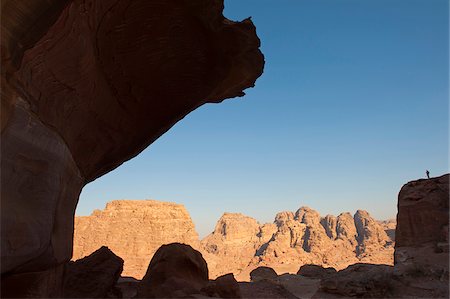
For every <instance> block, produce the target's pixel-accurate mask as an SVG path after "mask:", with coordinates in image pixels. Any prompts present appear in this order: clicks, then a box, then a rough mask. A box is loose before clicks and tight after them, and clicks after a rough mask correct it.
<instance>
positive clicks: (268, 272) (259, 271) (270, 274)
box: [250, 266, 278, 282]
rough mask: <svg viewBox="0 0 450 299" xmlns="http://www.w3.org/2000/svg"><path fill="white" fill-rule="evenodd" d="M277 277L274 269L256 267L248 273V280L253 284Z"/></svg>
mask: <svg viewBox="0 0 450 299" xmlns="http://www.w3.org/2000/svg"><path fill="white" fill-rule="evenodd" d="M277 276H278V275H277V272H275V270H274V269H272V268H270V267H265V266H261V267H258V268H256V269H254V270H252V272H250V280H251V281H253V282H255V281H258V280H263V279H273V278H276V277H277Z"/></svg>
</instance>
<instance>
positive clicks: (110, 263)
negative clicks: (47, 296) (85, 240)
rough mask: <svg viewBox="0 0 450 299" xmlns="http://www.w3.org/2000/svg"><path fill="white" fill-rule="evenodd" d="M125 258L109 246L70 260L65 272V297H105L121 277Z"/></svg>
mask: <svg viewBox="0 0 450 299" xmlns="http://www.w3.org/2000/svg"><path fill="white" fill-rule="evenodd" d="M122 270H123V260H122V259H121V258H120V257H118V256H117V255H115V254H114V253H113V252H112V251H111V250H109V249H108V247H105V246H103V247H101V248H100V249H98V250H97V251H95V252H93V253H92V254H91V255H89V256H87V257H85V258H82V259H80V260H77V261H75V262H70V263H69V264H68V265H67V266H66V271H65V273H64V277H65V279H64V288H63V296H64V297H65V298H105V297H107V294H108V293H109V292H112V291H113V287H114V285H115V284H116V282H117V280H118V279H119V277H120V274H121V273H122Z"/></svg>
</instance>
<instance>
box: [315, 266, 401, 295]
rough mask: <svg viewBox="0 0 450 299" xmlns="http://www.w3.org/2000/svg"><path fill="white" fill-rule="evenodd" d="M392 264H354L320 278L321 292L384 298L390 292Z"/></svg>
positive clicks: (390, 293)
mask: <svg viewBox="0 0 450 299" xmlns="http://www.w3.org/2000/svg"><path fill="white" fill-rule="evenodd" d="M392 286H393V283H392V266H387V265H372V264H360V263H358V264H354V265H350V266H348V267H347V268H346V269H344V270H341V271H339V272H337V273H335V274H332V275H329V276H327V277H325V278H324V279H322V281H321V284H320V290H319V293H318V294H316V297H314V298H321V297H322V296H321V295H320V293H321V292H324V293H329V294H334V295H338V296H345V297H369V298H386V297H391V296H392V295H393V293H392V288H393V287H392Z"/></svg>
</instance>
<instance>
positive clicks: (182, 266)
mask: <svg viewBox="0 0 450 299" xmlns="http://www.w3.org/2000/svg"><path fill="white" fill-rule="evenodd" d="M207 284H208V266H207V265H206V261H205V260H204V259H203V257H202V255H201V253H200V252H198V251H197V250H195V249H193V248H192V247H191V246H189V245H186V244H180V243H172V244H169V245H163V246H161V247H160V248H159V249H158V250H157V251H156V253H155V255H154V256H153V258H152V260H151V261H150V265H149V266H148V270H147V273H146V274H145V276H144V278H143V279H142V281H141V283H140V284H139V288H138V292H137V298H182V297H185V296H189V295H192V294H200V293H201V292H200V290H201V289H202V288H204V287H205V286H206V285H207Z"/></svg>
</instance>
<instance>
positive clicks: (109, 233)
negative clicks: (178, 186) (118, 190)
mask: <svg viewBox="0 0 450 299" xmlns="http://www.w3.org/2000/svg"><path fill="white" fill-rule="evenodd" d="M174 242H179V243H185V244H189V245H191V246H193V247H194V248H198V246H199V239H198V234H197V232H196V231H195V227H194V224H193V223H192V220H191V217H190V216H189V213H188V212H187V211H186V209H185V207H184V206H183V205H179V204H175V203H170V202H160V201H156V200H114V201H111V202H109V203H108V204H107V205H106V208H105V209H104V210H101V211H99V210H96V211H94V212H93V213H92V215H91V216H86V217H76V218H75V233H74V250H73V259H74V260H77V259H79V258H82V257H84V256H86V255H88V254H90V253H91V252H93V251H94V250H95V249H97V248H98V247H100V246H102V245H106V246H108V247H109V248H111V250H113V251H114V253H116V254H117V255H119V256H120V257H122V258H123V259H124V260H125V265H124V271H123V275H124V276H132V277H135V278H138V279H141V278H142V277H143V276H144V274H145V272H146V271H147V266H148V262H149V260H150V259H151V258H152V256H153V255H154V254H155V252H156V250H157V249H158V248H159V247H160V246H161V245H163V244H168V243H174Z"/></svg>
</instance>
